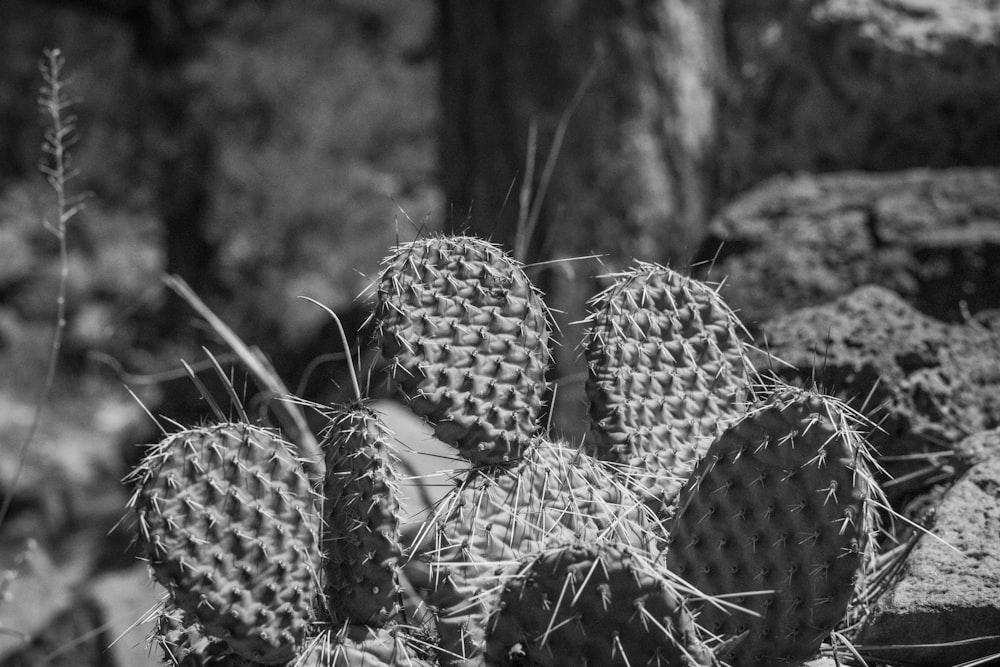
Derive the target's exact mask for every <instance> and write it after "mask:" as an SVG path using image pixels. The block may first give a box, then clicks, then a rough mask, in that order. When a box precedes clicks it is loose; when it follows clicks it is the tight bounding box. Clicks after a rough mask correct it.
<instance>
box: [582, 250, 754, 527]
mask: <svg viewBox="0 0 1000 667" xmlns="http://www.w3.org/2000/svg"><path fill="white" fill-rule="evenodd" d="M615 278H616V280H615V282H614V284H612V285H611V286H610V287H609V288H608V289H606V290H605V291H604V292H602V293H601V294H599V295H597V296H596V297H595V298H594V299H593V301H592V308H593V314H592V315H591V317H590V318H589V322H590V327H589V329H588V331H587V339H586V350H587V362H588V366H589V369H590V372H589V376H588V379H587V396H588V397H589V398H590V415H591V419H592V423H593V432H592V442H591V447H592V448H593V449H594V450H595V452H596V454H597V455H598V456H599V457H600V458H604V459H609V460H612V461H619V462H621V463H626V464H630V465H632V466H634V468H635V470H636V473H635V475H634V478H635V479H634V482H633V483H634V484H636V485H637V486H638V488H640V489H642V490H643V491H644V492H645V493H646V494H647V495H648V497H649V500H650V504H651V506H652V507H654V508H655V509H657V510H659V511H661V512H662V513H663V514H664V515H667V514H669V507H670V505H671V503H672V501H673V499H674V497H675V496H676V494H677V492H678V491H679V490H680V488H681V486H682V485H683V483H684V480H685V479H687V476H688V474H689V473H690V471H691V467H692V466H693V465H694V463H695V462H696V461H697V460H698V459H699V458H701V456H702V454H704V452H705V450H706V449H708V446H709V445H710V444H711V443H712V440H714V439H715V437H716V436H717V435H718V434H719V432H720V431H721V429H722V428H723V427H724V426H725V425H726V424H727V423H728V422H731V421H733V420H735V419H736V417H737V416H738V415H739V414H740V412H741V411H742V409H743V407H744V404H745V401H746V388H747V385H748V381H749V376H750V375H751V370H750V367H749V364H748V363H747V354H746V349H745V345H744V343H743V342H742V328H743V327H742V325H741V324H740V322H739V320H738V319H737V318H736V315H735V314H734V313H733V312H732V310H730V309H729V307H728V306H727V305H726V304H725V302H724V301H723V300H722V298H721V297H719V295H718V293H717V292H716V291H715V290H714V289H712V288H711V287H709V286H708V285H706V284H704V283H701V282H698V281H696V280H693V279H691V278H688V277H686V276H683V275H681V274H680V273H678V272H676V271H673V270H671V269H669V268H667V267H665V266H660V265H658V264H649V263H639V264H638V265H637V266H636V267H634V268H633V269H631V270H629V271H627V272H624V273H621V274H618V275H617V276H615Z"/></svg>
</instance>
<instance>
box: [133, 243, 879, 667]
mask: <svg viewBox="0 0 1000 667" xmlns="http://www.w3.org/2000/svg"><path fill="white" fill-rule="evenodd" d="M594 304H595V313H594V315H593V316H592V318H591V321H590V322H591V324H590V331H589V333H588V335H587V358H588V362H589V366H590V380H589V382H588V395H589V397H590V399H591V417H592V422H593V423H592V431H593V433H592V437H591V439H590V443H589V446H588V448H584V449H581V448H580V447H576V446H571V445H568V444H565V443H561V442H559V441H558V439H556V438H553V437H551V436H550V435H549V434H546V433H544V432H543V428H542V425H541V424H540V416H541V413H542V409H543V397H544V395H545V392H546V384H545V377H544V376H545V371H546V368H547V365H548V361H549V350H548V339H549V332H548V320H547V312H546V309H545V306H544V305H543V304H542V301H541V298H540V296H539V294H538V292H537V291H536V290H535V288H534V287H533V286H532V285H531V284H530V282H529V281H528V279H527V277H526V276H525V274H524V272H523V271H522V270H521V268H520V267H519V266H518V265H517V264H516V263H515V262H513V261H512V260H511V259H509V258H508V257H507V256H506V255H505V254H504V253H503V252H502V251H501V250H500V249H499V248H497V247H496V246H494V245H492V244H490V243H486V242H484V241H480V240H478V239H473V238H468V237H455V238H444V237H433V238H427V239H419V240H417V241H414V242H412V243H408V244H404V245H401V246H400V247H398V248H397V249H396V250H395V251H394V252H393V253H392V255H391V256H390V257H389V258H388V259H387V260H385V262H384V265H383V269H382V272H381V274H380V276H379V279H378V300H377V305H376V308H375V312H374V314H373V320H374V324H375V328H374V329H375V332H376V333H375V339H376V341H375V342H376V343H377V345H378V346H379V347H380V350H381V352H382V354H383V355H384V356H385V357H386V358H387V360H388V362H389V363H388V364H387V366H386V369H387V378H388V380H389V381H390V383H392V384H394V385H395V387H396V388H397V389H398V390H399V393H400V394H401V395H402V397H403V399H404V400H405V401H406V402H407V403H408V404H409V405H410V407H411V408H412V409H413V410H414V411H415V412H416V413H418V414H419V415H421V416H423V417H424V418H426V419H427V421H428V422H430V424H431V425H432V426H433V428H434V431H435V433H436V434H437V435H438V437H440V438H441V439H442V440H444V441H446V442H448V443H450V444H452V445H453V446H454V447H455V448H456V449H457V450H458V453H459V454H460V455H461V456H463V457H465V458H466V459H467V460H468V461H470V462H471V463H472V464H473V465H472V467H471V468H470V469H467V470H465V471H464V472H463V473H462V474H461V475H459V474H457V473H456V476H455V477H456V480H457V485H456V488H455V489H454V490H453V491H452V492H451V493H449V494H447V495H446V496H445V498H444V499H443V500H442V501H441V502H440V503H439V504H438V505H437V506H436V508H435V511H434V512H433V515H432V516H431V517H429V518H428V519H427V520H426V521H424V522H423V523H422V525H420V526H419V527H416V528H413V527H407V529H406V531H405V532H406V533H407V534H413V533H414V532H415V534H416V539H415V540H414V541H413V544H412V545H411V546H404V545H403V544H401V543H400V537H399V535H400V533H401V532H404V531H402V530H401V526H400V522H399V518H398V517H399V515H400V512H399V505H398V502H399V501H398V499H397V497H396V494H397V488H396V486H397V485H396V479H397V473H396V471H395V467H396V464H397V460H396V458H395V455H394V447H395V441H394V439H393V437H392V434H391V433H389V432H388V430H387V429H386V428H385V427H384V426H383V425H382V424H381V423H380V422H379V421H378V417H377V415H376V414H375V413H373V412H372V411H371V410H369V409H368V408H367V407H365V405H364V403H363V402H362V401H361V397H360V396H359V397H358V401H357V402H356V403H354V404H352V405H350V406H341V407H334V408H330V407H324V406H320V412H321V413H323V414H324V415H325V416H326V418H327V421H328V427H327V430H326V432H325V433H324V434H323V446H322V449H323V454H324V460H323V461H322V462H321V463H322V465H317V466H316V470H325V475H326V477H325V479H323V480H319V479H316V480H312V481H310V480H309V479H307V478H306V475H305V473H304V472H303V469H302V465H301V461H299V460H298V459H296V458H295V456H294V455H293V454H292V450H291V449H290V446H289V445H288V444H287V443H285V442H284V441H283V440H282V439H281V438H280V437H279V436H278V434H277V433H276V432H274V431H271V430H266V429H262V428H258V427H254V426H249V425H247V424H222V425H219V426H213V427H203V428H196V429H190V430H188V431H184V432H183V433H179V434H176V435H173V436H170V437H168V438H166V439H165V440H164V441H163V442H162V443H161V444H160V445H158V446H157V447H156V448H155V449H154V450H153V452H152V453H151V454H150V455H149V456H148V457H147V458H146V460H145V461H144V462H143V464H142V465H141V466H140V467H139V468H138V469H137V470H136V471H135V472H134V473H133V475H132V481H133V482H134V483H135V485H136V492H135V495H134V496H133V499H132V504H133V506H134V509H135V511H136V513H137V516H138V526H139V531H138V532H139V542H140V544H141V545H142V547H143V549H144V552H145V554H146V557H147V558H148V559H149V561H150V564H151V566H152V570H153V573H154V575H155V577H156V579H157V580H158V581H160V582H161V583H162V584H163V585H164V586H165V587H166V588H167V591H168V594H169V600H168V607H167V608H168V610H172V611H170V612H169V613H165V614H164V615H163V616H162V617H161V620H160V622H159V624H158V629H157V631H156V636H157V639H156V641H157V643H159V644H160V647H161V648H162V650H163V652H164V654H165V655H166V657H167V660H168V664H171V665H187V666H188V667H198V666H199V665H210V664H232V665H246V666H247V667H251V666H254V665H259V664H281V663H288V664H294V665H295V666H296V667H303V666H308V667H331V666H332V665H338V666H344V667H355V666H356V665H375V666H377V667H396V666H397V665H417V666H418V667H425V666H426V667H430V666H431V665H434V664H441V665H446V666H447V665H461V666H462V667H478V666H480V665H487V664H489V665H506V664H509V665H529V664H530V665H562V664H566V665H576V664H602V665H603V664H612V665H613V664H622V665H637V664H672V665H716V664H719V661H725V663H727V664H729V665H731V667H741V666H742V665H760V664H785V665H795V664H799V663H801V662H802V661H804V660H805V659H808V658H810V657H812V656H813V655H814V654H815V653H816V650H817V648H818V647H819V645H820V642H821V641H822V640H823V639H824V637H825V636H827V635H828V634H829V633H830V631H831V630H832V629H833V628H834V626H835V625H836V624H837V623H838V622H840V621H841V619H843V617H844V615H845V610H846V608H847V605H848V604H849V600H850V597H851V594H852V592H853V590H854V585H855V583H856V580H857V577H858V573H859V572H861V571H862V570H863V569H864V567H865V564H866V559H867V558H868V554H869V553H870V549H871V545H872V540H871V533H872V532H873V531H875V530H876V525H875V521H874V511H873V507H874V506H875V505H877V504H881V503H883V502H884V501H883V500H882V499H881V497H880V496H879V490H878V487H877V485H876V484H875V482H874V481H873V479H872V476H871V472H870V468H871V461H870V454H869V452H868V448H867V445H866V443H865V441H864V439H863V437H862V436H861V433H860V431H861V426H860V419H859V416H858V415H855V414H853V413H851V412H850V411H849V410H848V409H847V408H845V407H844V406H843V405H842V404H840V403H839V402H837V401H835V400H833V399H831V398H829V397H826V396H823V395H822V394H819V393H817V392H809V391H805V390H800V389H792V388H789V387H784V386H780V387H779V386H770V387H766V386H763V385H759V380H757V379H756V377H755V375H754V373H753V369H752V368H751V366H750V364H749V363H748V362H747V361H746V354H745V349H744V345H743V343H742V342H741V326H740V324H739V321H738V320H737V319H736V316H735V315H734V314H733V313H732V311H731V310H729V309H728V308H727V307H726V305H725V303H723V302H722V300H721V299H720V298H719V297H718V295H717V293H716V292H715V290H714V289H713V288H711V287H709V286H707V285H705V284H702V283H699V282H697V281H694V280H692V279H690V278H686V277H683V276H681V275H680V274H677V273H676V272H673V271H671V270H669V269H666V268H664V267H661V266H657V265H652V264H638V265H637V267H636V268H634V269H632V270H630V271H628V272H626V273H624V274H620V275H619V276H617V279H616V283H615V285H614V286H612V287H611V288H610V289H609V290H607V291H606V292H604V293H603V294H601V295H599V296H598V297H597V298H596V299H595V301H594ZM752 383H753V384H752ZM750 394H752V395H753V397H754V399H753V400H756V397H767V396H769V398H765V399H764V400H761V401H760V402H755V403H753V407H750V408H748V407H747V404H748V403H749V402H750V401H751V398H750ZM303 421H304V420H303ZM595 454H596V455H595ZM318 463H320V462H319V461H318V459H317V464H318ZM316 475H317V477H319V473H316ZM685 480H686V481H685ZM314 487H321V488H322V490H323V497H322V498H318V497H317V494H316V492H315V491H314V490H313V489H314ZM320 517H322V520H321V518H320ZM664 549H666V551H664ZM408 568H409V569H408ZM404 573H409V574H411V575H413V576H412V577H407V576H404ZM417 575H419V577H418V576H417ZM418 580H419V585H416V586H414V585H411V584H412V581H418ZM403 584H406V587H405V592H406V594H407V596H408V599H410V600H412V599H413V598H414V597H417V596H418V595H419V596H421V599H422V605H417V606H425V607H426V609H429V610H431V611H433V612H434V615H435V626H434V627H433V628H430V627H428V628H424V627H419V628H418V627H414V626H411V625H408V623H409V622H411V621H412V617H410V618H407V614H406V613H404V612H403V611H401V609H400V606H399V602H398V601H399V599H400V593H401V591H403V590H404V586H403ZM408 608H413V606H412V605H410V606H409V607H408Z"/></svg>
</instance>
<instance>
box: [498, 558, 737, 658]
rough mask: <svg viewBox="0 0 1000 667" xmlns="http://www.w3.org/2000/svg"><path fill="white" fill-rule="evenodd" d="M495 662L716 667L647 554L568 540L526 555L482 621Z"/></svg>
mask: <svg viewBox="0 0 1000 667" xmlns="http://www.w3.org/2000/svg"><path fill="white" fill-rule="evenodd" d="M487 627H488V632H489V640H488V653H489V657H490V664H494V665H522V664H529V665H538V666H539V667H557V666H558V665H567V666H570V665H573V666H575V665H675V666H678V667H680V666H685V667H687V666H690V667H693V666H695V665H716V664H717V663H716V662H715V660H714V657H713V656H712V652H711V651H710V650H709V649H708V648H707V647H706V646H705V644H704V643H703V641H702V638H701V634H702V633H701V632H700V631H699V629H698V627H697V626H696V625H695V622H694V619H693V618H692V616H691V614H690V613H689V612H688V610H687V608H686V607H685V605H684V597H683V596H682V595H681V593H680V592H679V591H678V590H677V588H676V587H675V586H674V585H673V584H672V583H671V582H670V581H669V580H667V579H666V578H664V577H663V576H661V575H659V574H658V573H657V572H656V571H655V569H654V568H653V567H652V565H651V564H650V563H649V562H648V561H647V560H646V558H645V557H644V556H642V555H639V554H634V553H632V552H630V551H629V550H628V549H622V548H620V547H613V546H608V545H602V546H590V545H580V544H574V545H569V546H565V547H561V548H558V549H553V550H549V551H546V552H542V553H540V554H537V555H534V556H532V557H531V558H529V559H528V560H527V562H526V564H525V565H524V567H523V568H522V569H521V571H520V572H519V573H518V576H516V577H514V578H512V579H511V580H510V581H508V582H507V585H506V587H505V588H504V591H503V594H502V596H501V598H500V604H499V605H498V606H497V608H496V611H495V612H494V613H493V615H492V616H491V617H490V619H489V621H488V626H487Z"/></svg>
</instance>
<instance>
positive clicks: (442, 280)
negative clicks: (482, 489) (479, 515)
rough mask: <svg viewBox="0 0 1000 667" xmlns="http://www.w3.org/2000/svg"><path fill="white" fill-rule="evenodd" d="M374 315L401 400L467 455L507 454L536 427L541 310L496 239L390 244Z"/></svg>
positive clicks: (488, 458) (475, 459) (542, 362)
mask: <svg viewBox="0 0 1000 667" xmlns="http://www.w3.org/2000/svg"><path fill="white" fill-rule="evenodd" d="M375 321H376V324H377V331H378V334H377V335H378V339H379V342H380V344H381V349H382V353H383V355H384V356H385V357H387V358H388V359H391V360H392V366H391V376H392V380H393V381H394V382H395V383H396V384H397V386H398V387H399V389H400V390H401V393H402V395H403V397H404V398H405V399H406V401H407V403H408V404H409V405H410V407H411V408H412V409H413V410H414V411H415V412H416V413H418V414H420V415H422V416H425V417H427V418H428V419H429V421H430V422H431V424H433V426H434V432H435V434H436V435H437V437H438V438H440V439H441V440H443V441H444V442H446V443H448V444H452V445H455V446H456V447H457V448H458V450H459V452H460V453H461V455H462V456H464V457H465V458H467V459H469V460H470V461H472V463H474V464H476V465H481V464H488V463H497V462H500V461H504V460H506V459H509V458H514V457H516V456H517V455H518V453H519V451H520V449H521V447H523V446H524V445H525V444H526V443H527V442H528V440H529V439H530V438H531V437H532V436H533V435H534V434H535V433H536V432H537V431H538V430H539V428H540V425H539V423H538V417H539V414H540V413H541V410H542V398H543V393H544V391H545V372H546V369H547V367H548V362H549V349H548V339H549V333H548V321H547V312H546V309H545V305H544V304H543V303H542V300H541V297H540V296H539V294H538V292H537V290H536V289H535V288H534V287H533V286H532V285H531V283H530V282H529V281H528V278H527V276H525V275H524V272H523V271H522V270H521V268H520V266H519V265H518V264H517V263H515V262H514V261H513V260H511V259H510V258H509V257H508V256H507V255H506V254H505V253H504V252H503V251H502V250H501V249H500V248H498V247H497V246H495V245H493V244H491V243H488V242H486V241H482V240H480V239H476V238H471V237H464V236H458V237H436V236H435V237H430V238H424V239H418V240H416V241H413V242H412V243H407V244H404V245H401V246H399V247H398V248H397V249H396V252H395V253H394V254H393V255H391V256H390V257H389V258H388V259H386V261H385V264H384V267H383V270H382V273H381V275H380V277H379V281H378V305H377V307H376V313H375Z"/></svg>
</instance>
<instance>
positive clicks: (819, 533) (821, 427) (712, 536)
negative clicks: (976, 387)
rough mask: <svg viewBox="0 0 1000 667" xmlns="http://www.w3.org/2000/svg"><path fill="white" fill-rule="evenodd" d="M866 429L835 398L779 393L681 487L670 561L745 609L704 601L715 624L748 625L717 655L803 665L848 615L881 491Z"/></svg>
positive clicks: (740, 662) (735, 629)
mask: <svg viewBox="0 0 1000 667" xmlns="http://www.w3.org/2000/svg"><path fill="white" fill-rule="evenodd" d="M859 427H860V417H859V416H857V415H855V414H853V413H852V412H851V411H850V410H849V409H848V408H847V407H846V406H844V405H843V404H842V403H840V402H838V401H836V400H835V399H832V398H830V397H827V396H822V395H820V394H815V393H812V392H808V391H804V390H797V389H790V388H789V389H787V390H784V391H779V392H777V393H775V394H774V395H772V397H771V398H770V399H769V400H768V401H767V402H766V403H764V404H762V405H760V406H758V407H756V408H754V409H752V410H751V411H750V412H749V413H748V414H747V415H746V416H745V417H744V418H743V419H742V420H740V421H739V422H738V423H737V424H735V425H734V426H733V427H731V428H730V429H729V430H728V431H726V432H725V433H724V434H723V435H722V436H721V437H720V438H719V440H717V441H716V442H715V443H714V444H713V445H712V447H711V448H710V449H709V450H708V452H707V454H706V455H705V458H704V459H702V461H701V462H700V463H699V465H698V466H697V468H696V469H695V471H694V473H693V474H692V476H691V478H690V479H689V480H688V482H687V484H686V485H685V486H684V489H683V490H682V491H681V494H680V497H679V505H678V510H677V513H676V515H675V516H674V519H673V521H672V523H671V526H670V546H669V550H668V552H667V554H666V562H667V566H668V568H669V569H670V570H671V571H673V572H675V573H676V574H678V575H680V576H681V577H683V578H684V579H685V580H687V581H688V582H689V583H690V584H691V585H693V586H694V587H695V588H697V589H699V590H700V591H702V592H703V593H705V594H707V595H723V594H727V595H728V597H727V601H728V602H730V603H732V604H733V605H736V606H737V607H739V608H740V609H736V608H733V607H729V608H720V607H719V606H716V605H709V604H702V605H701V606H700V609H699V610H698V614H699V615H698V622H699V623H700V624H702V625H703V626H704V627H705V628H706V629H707V630H708V631H709V632H711V633H713V634H717V635H721V636H725V637H736V636H738V635H741V634H744V633H745V637H744V639H743V640H742V641H741V642H739V643H738V644H737V645H736V646H735V647H734V648H733V649H732V650H731V652H729V653H728V654H727V655H720V656H719V658H720V659H722V660H724V661H726V662H727V663H729V664H730V665H732V667H741V666H744V665H762V664H766V665H777V664H783V665H794V664H799V663H800V662H802V661H805V660H807V659H809V658H811V657H813V656H814V655H815V653H816V651H817V650H818V649H819V646H820V643H821V642H822V641H823V639H824V638H826V637H827V636H828V635H829V634H830V632H831V630H833V628H834V627H835V626H836V625H837V623H839V622H840V620H841V619H842V618H843V617H844V615H845V612H846V609H847V606H848V603H849V601H850V599H851V597H852V594H853V592H854V587H853V586H852V582H855V580H856V577H857V576H858V574H859V572H860V571H861V569H862V566H863V564H864V562H865V557H866V552H867V550H868V546H869V544H870V542H869V536H870V533H871V532H872V531H873V530H875V525H874V523H875V522H874V508H873V504H872V502H871V501H872V500H873V499H874V498H876V497H877V496H878V494H879V493H880V491H879V490H878V487H877V485H876V483H875V482H874V480H873V479H872V476H871V472H870V469H869V465H870V454H869V453H868V451H867V449H866V448H867V445H866V444H865V441H864V440H863V438H862V437H861V434H860V431H859ZM743 610H748V611H750V612H755V613H757V614H759V616H753V615H751V614H748V613H746V611H743Z"/></svg>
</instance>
